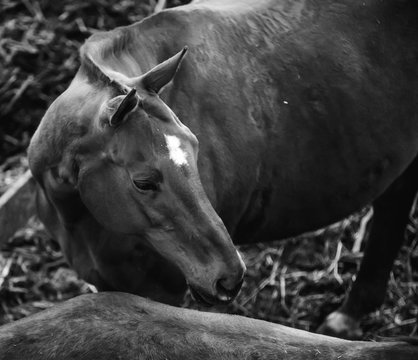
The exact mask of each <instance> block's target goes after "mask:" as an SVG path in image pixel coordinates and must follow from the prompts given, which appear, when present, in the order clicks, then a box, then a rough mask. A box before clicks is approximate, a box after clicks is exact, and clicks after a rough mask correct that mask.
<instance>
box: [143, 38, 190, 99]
mask: <svg viewBox="0 0 418 360" xmlns="http://www.w3.org/2000/svg"><path fill="white" fill-rule="evenodd" d="M186 52H187V46H185V47H184V48H183V50H181V51H180V52H178V53H177V54H176V55H174V56H172V57H171V58H169V59H167V60H166V61H164V62H162V63H161V64H158V65H157V66H156V67H154V68H152V69H151V70H150V71H148V72H147V73H145V74H144V75H142V76H140V77H139V78H137V81H135V82H136V85H137V86H141V87H143V88H145V89H146V90H151V91H154V92H156V93H159V92H160V90H161V89H162V88H163V87H164V86H165V85H167V84H168V83H169V82H170V81H171V80H172V79H173V78H174V75H175V74H176V72H177V70H178V68H179V67H180V64H181V61H182V60H183V57H184V55H186Z"/></svg>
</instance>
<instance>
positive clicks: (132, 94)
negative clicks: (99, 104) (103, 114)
mask: <svg viewBox="0 0 418 360" xmlns="http://www.w3.org/2000/svg"><path fill="white" fill-rule="evenodd" d="M138 102H139V98H138V96H136V90H135V89H132V90H131V91H129V93H128V94H127V95H119V96H116V97H115V98H113V99H110V100H109V101H108V103H107V104H106V108H107V116H108V119H109V125H110V126H112V127H116V126H118V125H120V124H121V123H123V122H124V121H125V119H126V116H127V115H128V114H129V113H130V112H132V111H133V110H134V109H135V108H136V106H137V105H138Z"/></svg>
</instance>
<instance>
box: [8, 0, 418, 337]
mask: <svg viewBox="0 0 418 360" xmlns="http://www.w3.org/2000/svg"><path fill="white" fill-rule="evenodd" d="M180 3H182V1H169V2H168V5H169V6H174V5H178V4H180ZM156 4H157V2H156V1H152V0H150V1H134V0H121V1H118V2H117V3H115V2H112V1H110V0H94V1H88V2H86V1H81V0H72V1H70V0H64V1H61V2H53V1H52V0H39V1H35V0H33V1H32V0H25V1H18V0H0V8H2V11H0V67H1V71H0V193H1V192H4V190H5V189H7V187H8V186H9V185H10V184H11V183H13V181H15V179H16V177H18V176H19V175H20V174H21V173H23V172H24V170H25V169H26V168H27V162H26V160H25V157H24V152H25V149H26V147H27V145H28V141H29V139H30V136H31V134H32V133H33V131H34V129H35V128H36V126H37V124H38V122H39V120H40V118H41V117H42V114H43V113H44V111H45V109H46V108H47V106H48V105H49V104H50V103H51V101H52V100H53V99H54V98H55V97H56V96H57V95H58V94H59V93H60V92H62V91H63V90H64V89H65V87H66V86H67V85H68V83H69V81H70V80H71V78H72V76H73V75H74V73H75V71H76V69H77V67H78V58H77V49H78V48H79V46H80V45H81V43H82V42H83V41H84V39H85V38H86V37H87V36H89V35H90V34H91V33H93V32H95V31H98V29H111V28H113V27H115V26H119V25H125V24H129V23H132V22H134V21H138V20H140V19H142V18H143V17H144V16H146V15H148V14H150V13H152V11H153V9H154V8H155V6H156ZM366 213H367V209H366V210H363V211H362V212H361V213H360V214H356V215H353V216H352V217H351V218H350V219H347V220H345V221H343V222H341V223H339V224H337V225H335V226H333V227H331V228H328V229H326V230H324V231H322V232H321V233H319V234H316V235H309V236H308V235H307V236H301V237H299V238H297V239H289V240H286V241H278V242H275V243H269V244H262V243H260V244H258V245H255V246H246V247H241V248H240V251H241V252H242V254H243V257H244V259H245V262H246V264H247V267H248V272H247V275H246V278H245V284H244V286H243V289H242V291H241V293H240V295H239V296H238V298H237V299H236V300H235V301H234V302H233V303H232V304H231V305H230V306H228V307H224V308H212V309H210V310H211V311H223V312H226V311H227V312H231V313H237V314H242V315H246V316H250V317H255V318H260V319H265V320H269V321H273V322H277V323H281V324H284V325H289V326H293V327H297V328H301V329H306V330H312V331H314V330H315V329H316V328H317V326H318V325H319V324H320V323H321V321H322V320H323V319H324V317H325V316H326V315H327V314H328V313H329V312H331V311H332V310H334V309H336V308H337V307H338V306H339V305H340V304H341V303H342V301H343V298H344V294H345V293H346V291H347V290H348V289H349V287H350V284H351V282H352V280H353V279H354V278H355V276H356V272H357V270H358V267H359V263H360V261H361V259H362V256H363V253H362V250H363V248H364V241H360V240H361V238H362V237H361V236H360V235H361V234H359V232H360V233H362V231H363V230H364V228H363V227H362V226H361V220H362V219H363V216H364V214H366ZM416 225H417V221H416V216H413V217H411V225H410V226H409V228H408V230H407V232H406V241H405V246H404V247H403V248H402V251H401V253H400V255H399V256H398V258H397V260H396V262H395V266H394V268H393V271H392V273H391V277H390V281H389V289H388V293H387V296H386V300H385V304H384V305H383V307H382V308H381V309H379V310H378V311H376V312H374V313H373V314H371V315H370V316H368V317H367V318H366V319H364V321H363V329H364V331H365V338H371V337H375V336H392V335H417V317H418V245H417V242H418V240H417V236H416ZM359 230H360V231H359ZM260 240H262V239H260ZM93 290H94V289H93V288H92V287H91V286H89V285H88V284H86V283H85V282H83V281H82V280H80V279H79V278H78V277H77V275H76V274H75V273H74V271H72V270H70V269H69V268H68V266H67V265H66V264H65V261H64V260H63V258H62V254H61V252H60V250H59V247H58V246H57V244H56V243H55V242H54V240H53V239H51V238H50V236H49V235H48V234H47V232H46V231H45V230H44V229H43V227H42V225H41V224H40V223H39V221H37V220H36V219H32V220H31V221H30V222H29V224H28V226H27V227H26V228H25V229H22V230H21V231H19V232H18V233H17V234H16V236H15V237H14V238H13V239H11V240H10V241H9V243H7V244H5V245H4V246H3V248H2V249H1V252H0V305H1V306H0V324H4V323H7V322H10V321H14V320H16V319H19V318H22V317H24V316H27V315H30V314H32V313H35V312H37V311H40V310H42V309H45V308H47V307H50V306H52V305H53V304H55V303H56V302H59V301H63V300H66V299H68V298H71V297H73V296H76V295H78V294H81V293H86V292H91V291H93ZM184 305H185V306H188V307H192V308H199V306H198V305H197V304H195V303H194V302H193V300H192V299H191V297H190V296H187V297H186V298H185V301H184ZM201 309H202V308H201Z"/></svg>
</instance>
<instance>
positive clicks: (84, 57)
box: [79, 27, 132, 86]
mask: <svg viewBox="0 0 418 360" xmlns="http://www.w3.org/2000/svg"><path fill="white" fill-rule="evenodd" d="M128 28H130V27H121V28H116V29H114V30H111V31H104V32H99V33H96V34H93V35H92V36H90V37H89V38H88V39H87V40H86V42H85V43H84V44H83V45H82V46H81V48H80V51H79V54H80V62H81V64H80V72H81V73H82V74H83V75H85V76H86V77H87V79H88V80H89V81H90V82H91V83H98V84H102V85H105V86H115V84H116V83H115V81H113V80H112V79H110V78H109V76H107V75H106V72H105V71H104V69H103V67H102V64H104V63H105V62H106V59H107V58H109V57H118V56H119V55H120V54H121V53H122V52H124V51H126V49H127V48H128V47H129V43H130V42H131V39H132V34H131V33H132V29H128ZM116 86H117V84H116Z"/></svg>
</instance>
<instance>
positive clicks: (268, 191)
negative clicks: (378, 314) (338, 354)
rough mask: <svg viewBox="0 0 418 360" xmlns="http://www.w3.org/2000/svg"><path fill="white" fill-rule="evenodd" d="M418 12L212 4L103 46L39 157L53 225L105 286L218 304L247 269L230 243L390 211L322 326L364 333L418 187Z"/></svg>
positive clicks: (350, 2)
mask: <svg viewBox="0 0 418 360" xmlns="http://www.w3.org/2000/svg"><path fill="white" fill-rule="evenodd" d="M417 15H418V3H417V2H416V1H414V0H404V1H400V0H386V1H380V0H361V1H359V0H322V1H316V0H291V1H290V0H275V1H273V0H261V1H245V0H231V1H224V0H218V1H216V0H215V1H199V2H197V3H194V4H191V5H188V6H183V7H179V8H176V9H172V10H167V11H163V12H161V13H158V14H156V15H154V16H151V17H150V18H147V19H145V20H144V21H142V22H140V23H137V24H134V25H132V26H128V27H123V28H117V29H115V30H113V31H110V32H105V33H100V34H96V35H94V36H92V37H91V38H90V39H89V40H88V41H87V42H86V44H85V45H84V46H83V48H82V50H81V67H80V69H79V71H78V73H77V75H76V77H75V78H74V80H73V82H72V83H71V85H70V86H69V88H68V89H67V90H66V91H65V92H64V93H63V94H62V95H61V96H60V97H59V98H58V99H57V100H56V101H55V102H54V103H53V105H52V106H51V107H50V109H49V110H48V111H47V113H46V115H45V117H44V119H43V120H42V122H41V124H40V126H39V128H38V130H37V132H36V133H35V135H34V137H33V139H32V142H31V146H30V148H29V160H30V166H31V169H32V172H33V174H34V176H35V177H36V179H37V181H38V182H39V192H38V206H39V213H40V216H41V218H42V220H43V221H44V223H45V224H46V225H47V227H48V228H49V229H50V231H51V232H52V233H53V234H54V236H55V237H56V238H57V239H58V241H59V242H60V244H61V246H62V249H63V251H64V253H65V255H66V258H67V260H68V261H69V263H70V264H71V265H72V266H73V267H74V268H75V269H76V270H77V271H78V272H79V274H80V275H81V276H82V277H83V278H85V279H86V280H87V281H89V282H91V283H93V284H95V285H97V286H98V287H99V288H100V289H117V290H122V291H126V292H131V293H136V294H141V295H143V296H150V297H152V298H154V299H157V300H160V301H164V302H169V303H177V302H178V301H179V299H180V298H181V296H182V294H183V292H184V290H185V287H186V283H188V284H189V285H190V287H191V288H192V290H193V293H194V295H195V296H196V297H197V298H198V299H200V300H202V301H204V302H207V303H217V302H228V301H230V300H231V299H232V298H233V297H234V296H235V295H236V293H237V291H238V289H239V287H240V284H241V281H242V276H243V272H244V265H243V263H242V261H241V259H240V257H239V255H238V254H237V252H236V251H235V249H234V247H233V245H232V242H231V238H230V236H231V237H232V239H233V240H234V242H235V243H239V244H242V243H249V242H255V241H268V240H273V239H277V238H283V237H289V236H292V235H296V234H299V233H302V232H305V231H309V230H314V229H316V228H319V227H322V226H325V225H327V224H330V223H332V222H335V221H337V220H339V219H341V218H343V217H344V216H346V215H348V214H350V213H352V212H353V211H355V210H358V209H359V208H360V207H362V206H364V205H365V204H368V203H370V202H373V205H374V207H375V217H374V225H373V229H372V233H371V238H370V239H369V241H368V244H367V248H366V252H365V257H364V261H363V264H362V267H361V270H360V273H359V275H358V277H357V281H356V282H355V284H354V286H353V288H352V290H351V293H350V294H349V296H348V298H347V300H346V302H345V303H344V305H343V306H342V308H341V309H339V310H338V311H337V312H335V313H333V314H331V315H330V317H329V318H328V319H327V320H326V323H325V324H324V326H323V327H322V329H321V330H322V331H325V332H328V333H334V334H338V335H344V336H349V337H350V336H351V337H352V336H356V335H358V334H359V331H360V330H359V326H358V324H359V319H360V318H361V317H362V316H363V315H364V314H366V313H367V312H369V311H371V310H373V309H375V308H376V307H378V306H379V305H380V304H381V303H382V301H383V297H384V294H385V289H386V282H387V278H388V275H389V272H390V270H391V267H392V263H393V260H394V257H395V256H396V254H397V251H398V249H399V247H400V246H401V243H402V238H403V231H404V228H405V224H406V222H407V219H408V213H409V210H410V207H411V204H412V201H413V197H414V194H415V192H416V190H417V187H418V169H417V166H418V164H417V163H416V161H415V157H416V155H417V152H418V66H417V61H418V22H417V21H416V19H417ZM185 45H187V46H188V47H189V51H188V54H187V56H185V57H184V55H185V51H186V50H183V51H181V52H179V53H177V52H178V51H179V50H180V49H182V48H183V47H184V46H185ZM176 53H177V54H176ZM173 54H176V55H174V56H173ZM170 56H172V57H171V58H170ZM183 57H184V59H183ZM167 58H169V60H167V61H165V62H163V61H164V60H166V59H167ZM182 60H183V61H182ZM181 61H182V63H181V66H180V62H181ZM178 69H179V71H178V73H177V75H176V77H175V78H174V81H172V82H170V81H171V80H172V79H173V77H174V75H175V73H176V71H177V70H178ZM198 149H199V152H198ZM221 219H222V220H221Z"/></svg>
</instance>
